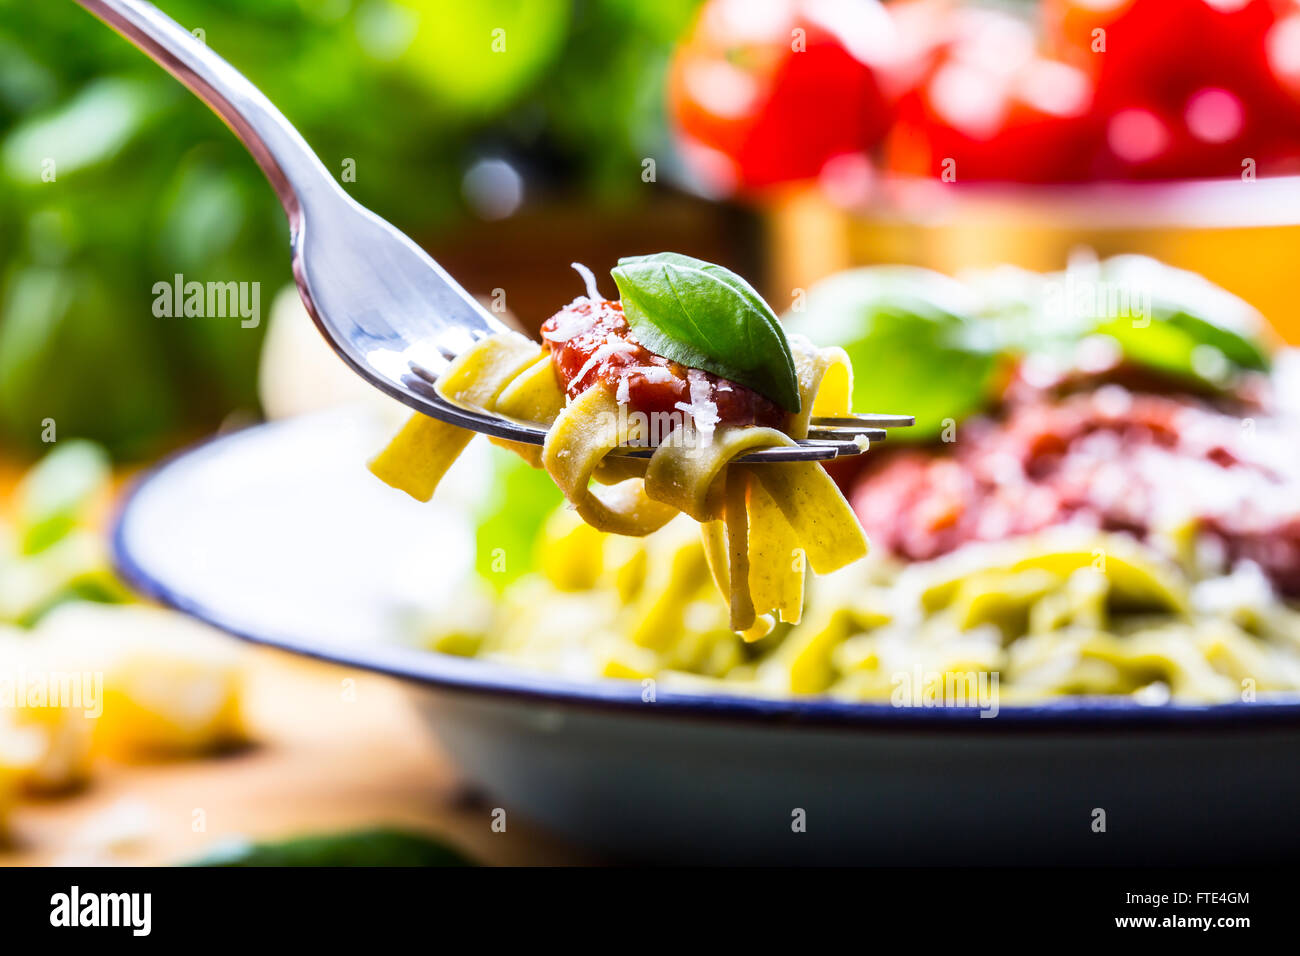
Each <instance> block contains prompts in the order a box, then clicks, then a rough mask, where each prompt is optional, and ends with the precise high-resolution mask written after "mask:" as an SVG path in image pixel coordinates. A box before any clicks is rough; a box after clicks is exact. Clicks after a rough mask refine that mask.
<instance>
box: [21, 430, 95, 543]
mask: <svg viewBox="0 0 1300 956" xmlns="http://www.w3.org/2000/svg"><path fill="white" fill-rule="evenodd" d="M110 478H111V466H110V464H109V460H108V455H107V454H106V453H105V452H104V450H103V449H102V448H100V447H99V446H98V445H95V444H93V443H91V442H88V441H79V440H77V439H71V440H68V441H64V442H60V443H59V444H57V445H56V446H55V447H54V449H53V450H52V451H51V452H50V453H49V454H48V455H46V456H45V457H44V458H43V459H41V461H40V462H39V463H38V464H36V465H35V466H34V467H33V468H31V469H30V470H28V472H27V474H25V475H24V476H23V479H22V481H21V482H19V484H18V487H17V489H16V490H15V492H14V501H15V509H14V510H15V517H16V519H17V522H18V528H19V531H20V533H21V535H22V542H21V549H22V551H23V553H24V554H34V553H35V552H37V551H43V550H44V549H46V548H48V547H49V546H50V545H52V544H54V543H55V542H56V541H58V540H60V539H61V538H62V537H63V536H64V535H66V534H67V533H68V532H69V531H71V530H72V529H73V528H75V527H76V526H77V524H78V522H79V521H81V520H82V519H83V518H84V517H85V510H86V507H87V506H88V505H89V504H90V503H91V502H92V501H93V500H94V498H95V497H96V496H97V495H98V494H100V493H102V492H103V491H104V490H105V489H106V488H107V487H108V483H109V480H110Z"/></svg>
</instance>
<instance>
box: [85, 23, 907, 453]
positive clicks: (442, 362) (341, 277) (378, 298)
mask: <svg viewBox="0 0 1300 956" xmlns="http://www.w3.org/2000/svg"><path fill="white" fill-rule="evenodd" d="M77 2H78V3H80V4H81V6H83V7H85V8H86V9H87V10H89V11H90V12H91V13H93V14H95V16H97V17H99V18H100V19H101V20H103V21H104V22H105V23H107V24H108V25H109V26H110V27H112V28H113V29H114V30H116V31H117V32H118V33H120V34H122V36H124V37H126V39H128V40H130V41H131V42H132V43H133V44H135V46H137V47H139V49H141V50H142V51H143V52H145V53H146V54H148V55H149V56H150V57H151V58H152V59H153V60H155V61H156V62H157V63H158V64H159V65H160V66H162V67H163V69H165V70H167V71H168V72H169V73H171V74H172V76H174V77H176V79H178V80H180V81H181V83H183V84H185V86H187V87H189V89H190V90H191V91H192V92H193V93H194V94H195V95H196V96H198V97H199V98H200V99H201V100H203V101H204V102H205V103H207V104H208V106H209V107H211V108H212V110H213V111H214V112H215V113H216V114H217V115H218V116H220V117H221V118H222V119H223V120H224V121H225V122H226V124H227V125H228V126H229V127H230V128H231V129H232V130H233V131H234V133H235V135H236V136H238V137H239V138H240V140H241V141H243V143H244V146H245V147H247V149H248V151H249V152H250V153H252V154H253V158H254V159H256V160H257V162H258V165H260V166H261V167H262V171H263V172H264V173H265V174H266V178H267V179H269V180H270V181H271V185H272V187H274V189H275V192H276V195H278V196H279V197H280V203H281V205H283V206H284V211H285V213H286V214H287V215H288V217H289V246H290V250H291V255H292V260H293V275H294V279H295V281H296V282H297V284H298V291H299V292H300V293H301V294H302V301H303V303H304V304H305V305H306V306H307V311H308V312H309V313H310V314H311V317H312V319H313V320H314V321H315V323H316V326H317V328H319V329H320V331H321V334H322V335H324V336H325V339H326V341H327V342H329V344H330V345H331V346H332V347H333V349H334V351H335V352H337V353H338V354H339V357H340V358H342V359H343V361H345V362H346V363H347V364H348V365H350V366H351V367H352V370H353V371H354V372H356V373H357V374H358V375H360V376H361V377H362V378H364V379H365V380H366V381H368V382H369V383H370V384H371V385H373V386H375V387H376V388H378V389H379V390H380V391H383V392H385V393H387V394H388V395H391V396H392V397H393V398H395V399H397V400H398V401H400V402H402V403H404V404H406V405H408V406H410V407H411V408H413V409H415V410H416V411H417V412H422V413H423V414H425V415H430V416H432V417H433V418H438V419H442V420H443V421H446V422H450V423H452V424H454V425H459V426H461V427H463V428H469V429H472V430H474V431H477V432H483V433H484V434H487V435H492V436H495V437H497V438H506V439H510V440H511V441H519V442H528V443H531V444H541V443H542V440H543V439H544V438H545V435H546V432H545V431H544V430H543V429H541V428H539V427H538V426H536V425H534V424H531V423H527V422H520V421H516V420H512V419H509V418H506V417H504V416H500V415H495V414H492V413H489V412H484V411H481V410H475V409H470V408H464V407H462V406H459V405H454V404H452V403H451V402H448V401H447V400H446V399H444V398H442V397H441V396H440V395H438V393H437V392H436V391H434V389H433V383H434V382H435V381H436V379H437V376H438V375H439V374H440V373H441V372H442V371H443V370H444V369H445V368H446V367H447V364H448V363H449V362H450V361H451V360H452V359H453V358H455V357H456V355H457V354H459V353H460V352H462V351H463V350H464V349H466V348H468V347H469V346H470V345H473V344H474V343H475V342H476V341H478V340H480V339H482V338H484V337H486V336H489V335H494V334H496V333H498V332H505V331H508V329H507V327H506V326H505V325H504V324H503V323H502V322H500V321H499V320H498V319H496V318H494V317H493V316H492V314H491V313H489V312H488V311H487V310H486V309H484V308H483V307H482V306H480V305H479V304H478V302H476V301H475V300H474V297H473V296H471V295H470V294H469V293H468V292H466V291H465V290H464V289H462V288H461V287H460V285H458V284H457V283H456V281H455V280H454V279H452V277H451V276H449V275H448V274H447V273H446V271H445V270H444V269H443V268H442V267H441V266H440V265H438V263H436V262H434V260H433V259H432V258H431V257H430V256H429V255H428V253H426V252H425V251H424V250H423V249H421V248H420V247H419V246H417V245H416V244H415V243H414V242H412V241H411V239H410V238H408V237H407V236H406V235H404V234H403V233H402V232H401V231H400V230H398V229H397V228H396V227H394V226H392V225H391V224H389V223H387V222H385V221H384V220H383V219H380V218H379V217H378V216H376V215H375V214H374V213H372V212H371V211H370V210H368V209H365V208H363V207H362V206H360V205H359V204H358V203H357V202H355V201H354V200H353V199H352V197H350V196H349V195H348V194H347V193H346V192H344V191H343V189H342V187H341V186H339V184H338V183H337V182H336V181H335V179H334V177H333V176H332V175H330V173H329V171H328V170H326V168H325V166H324V165H323V164H322V163H321V161H320V160H319V159H318V158H317V156H316V154H315V153H313V152H312V151H311V147H309V146H308V145H307V142H306V141H305V140H304V139H303V138H302V135H301V134H300V133H299V132H298V131H297V130H296V129H294V128H293V126H291V125H290V124H289V121H288V120H286V119H285V118H284V116H283V115H282V114H281V113H280V111H279V110H277V109H276V108H275V106H274V105H272V103H271V101H270V100H268V99H267V98H266V97H265V96H264V95H263V94H262V93H261V91H259V90H258V89H257V88H256V87H255V86H253V84H252V83H250V82H249V81H248V80H247V79H246V78H245V77H244V76H243V75H242V74H240V73H239V72H238V71H237V70H235V68H234V67H232V66H231V65H230V64H229V63H227V62H226V61H225V60H223V59H222V58H221V57H219V56H217V54H215V53H213V52H212V51H211V50H210V49H208V47H207V46H206V45H205V44H204V43H202V42H200V41H199V40H198V39H197V38H196V37H194V36H193V35H192V34H190V33H189V32H188V31H187V30H185V28H184V27H182V26H180V25H179V24H178V23H176V21H174V20H172V19H171V18H170V17H168V16H167V15H166V14H164V13H163V12H162V11H160V10H159V9H158V8H157V7H155V6H153V5H152V4H150V3H145V2H142V0H77ZM911 424H913V419H912V418H910V417H908V416H901V415H863V416H854V417H852V418H846V419H818V420H814V421H813V423H812V429H811V430H810V432H809V437H808V438H807V439H805V440H803V441H801V442H800V443H799V444H798V445H796V446H791V447H783V448H768V449H762V450H759V451H755V452H753V453H751V454H749V455H746V456H744V457H743V458H741V459H737V460H740V461H806V460H815V459H826V458H835V457H837V456H840V455H857V454H861V453H862V452H863V451H864V450H865V448H864V445H865V444H867V443H868V442H870V441H879V440H880V439H882V438H884V436H885V432H884V428H886V427H894V426H902V425H911ZM859 436H860V437H861V438H865V439H867V442H860V441H858V440H856V439H857V438H859ZM618 453H621V454H626V455H632V456H644V455H646V454H649V449H646V448H639V449H638V448H634V447H628V448H624V449H619V450H618Z"/></svg>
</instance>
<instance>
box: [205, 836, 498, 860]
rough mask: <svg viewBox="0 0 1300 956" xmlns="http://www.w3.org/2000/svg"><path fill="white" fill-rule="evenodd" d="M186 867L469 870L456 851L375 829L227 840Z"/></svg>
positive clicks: (427, 839)
mask: <svg viewBox="0 0 1300 956" xmlns="http://www.w3.org/2000/svg"><path fill="white" fill-rule="evenodd" d="M189 865H190V866H238V867H249V866H402V867H408V866H409V867H416V866H473V865H474V863H473V862H472V861H471V860H469V858H468V857H466V856H464V855H463V854H462V853H461V852H460V851H458V850H455V849H452V848H451V847H450V846H448V845H447V844H445V843H443V842H441V841H439V840H435V839H434V838H432V837H429V836H425V835H424V834H422V833H412V832H410V831H407V830H396V829H389V828H386V827H379V828H375V829H371V830H357V831H355V832H352V833H340V834H326V835H321V836H305V837H297V838H295V839H292V840H283V841H280V842H267V843H246V842H232V843H229V844H227V845H226V846H223V847H218V848H217V849H216V850H214V851H212V852H211V853H209V854H208V855H207V856H205V857H203V858H201V859H199V860H195V861H194V862H193V863H191V864H189Z"/></svg>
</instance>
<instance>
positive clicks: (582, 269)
mask: <svg viewBox="0 0 1300 956" xmlns="http://www.w3.org/2000/svg"><path fill="white" fill-rule="evenodd" d="M569 265H570V266H572V267H573V270H574V271H575V272H577V273H578V275H580V276H582V281H583V283H585V284H586V286H587V299H588V300H589V301H590V302H592V303H593V304H594V303H596V302H600V301H602V299H601V295H600V289H598V288H596V277H595V276H594V275H592V272H591V270H590V269H588V268H587V267H586V266H584V265H583V264H582V263H581V262H570V263H569Z"/></svg>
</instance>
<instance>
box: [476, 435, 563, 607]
mask: <svg viewBox="0 0 1300 956" xmlns="http://www.w3.org/2000/svg"><path fill="white" fill-rule="evenodd" d="M563 501H564V496H563V495H561V494H560V490H559V489H558V488H556V487H555V483H554V482H553V481H551V479H550V476H549V475H547V474H546V472H545V471H543V470H541V469H539V468H533V467H532V466H531V465H529V464H528V463H527V462H525V461H524V460H523V459H522V458H520V457H519V456H517V455H515V454H514V453H513V452H508V451H505V450H504V449H501V448H496V447H495V446H494V447H493V448H492V490H491V493H490V494H489V495H488V496H487V498H486V499H485V501H484V504H483V505H482V506H481V508H480V509H479V513H478V515H477V516H476V517H477V522H476V527H477V530H476V531H475V535H476V538H475V544H476V553H475V570H477V571H478V573H479V576H480V577H481V578H482V579H483V580H484V581H486V582H487V583H489V584H490V585H492V586H493V587H494V588H496V589H497V590H501V589H503V588H504V587H505V586H506V585H507V584H509V583H510V582H511V581H513V580H514V579H515V578H517V577H519V576H520V575H521V574H526V573H528V572H529V571H531V570H533V568H534V567H535V562H534V561H533V547H534V543H535V542H536V541H537V539H538V532H539V531H540V530H541V527H542V524H543V523H544V522H545V521H546V518H547V516H548V515H550V513H551V512H552V511H554V510H555V509H556V508H558V507H559V506H560V505H561V504H562V503H563ZM498 549H500V550H499V551H498ZM498 553H500V554H506V555H509V558H510V560H509V561H507V562H506V566H505V570H504V571H500V570H497V568H495V567H493V564H494V561H495V557H496V555H497V554H498Z"/></svg>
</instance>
